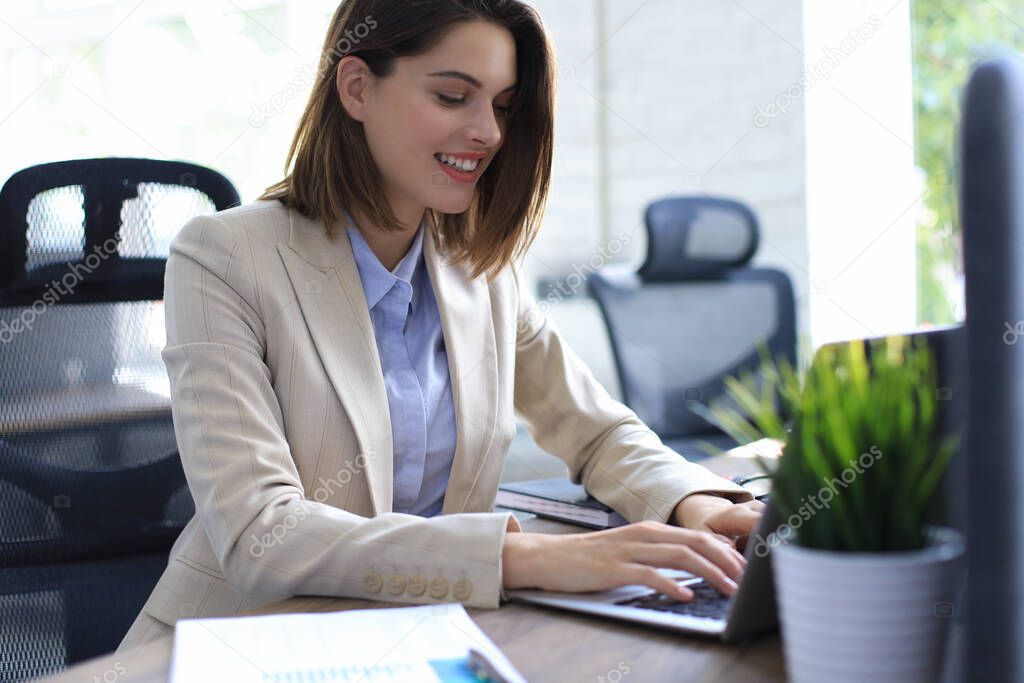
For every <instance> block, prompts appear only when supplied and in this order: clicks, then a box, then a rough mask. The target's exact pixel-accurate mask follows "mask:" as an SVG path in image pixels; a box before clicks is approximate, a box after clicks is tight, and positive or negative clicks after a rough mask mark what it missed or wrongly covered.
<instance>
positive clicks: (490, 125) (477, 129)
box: [469, 104, 501, 147]
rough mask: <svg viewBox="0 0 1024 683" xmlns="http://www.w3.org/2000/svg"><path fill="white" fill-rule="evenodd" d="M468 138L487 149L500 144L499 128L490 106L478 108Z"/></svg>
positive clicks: (492, 108)
mask: <svg viewBox="0 0 1024 683" xmlns="http://www.w3.org/2000/svg"><path fill="white" fill-rule="evenodd" d="M469 133H470V136H471V137H472V139H473V140H474V141H476V142H479V143H480V144H482V145H487V146H488V147H496V146H497V144H498V143H499V142H501V126H500V125H499V124H498V120H497V118H496V117H495V114H494V107H492V106H491V105H490V104H487V105H483V106H481V107H479V108H478V110H477V113H476V115H475V116H474V117H473V121H472V123H471V125H470V131H469Z"/></svg>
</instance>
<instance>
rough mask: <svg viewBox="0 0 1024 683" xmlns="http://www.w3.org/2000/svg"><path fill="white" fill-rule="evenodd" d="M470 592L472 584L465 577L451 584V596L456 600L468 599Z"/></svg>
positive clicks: (471, 591) (471, 592)
mask: <svg viewBox="0 0 1024 683" xmlns="http://www.w3.org/2000/svg"><path fill="white" fill-rule="evenodd" d="M472 594H473V584H472V583H471V582H470V581H469V579H467V578H465V577H463V578H461V579H459V580H458V581H456V582H455V585H454V586H452V597H453V598H455V599H456V600H460V601H461V600H468V599H469V596H470V595H472Z"/></svg>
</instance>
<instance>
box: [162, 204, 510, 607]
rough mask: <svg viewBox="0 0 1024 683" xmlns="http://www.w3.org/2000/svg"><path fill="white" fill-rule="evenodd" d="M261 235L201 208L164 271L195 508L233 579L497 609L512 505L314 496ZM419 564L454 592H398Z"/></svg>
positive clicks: (174, 383)
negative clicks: (259, 266) (283, 373)
mask: <svg viewBox="0 0 1024 683" xmlns="http://www.w3.org/2000/svg"><path fill="white" fill-rule="evenodd" d="M255 242H256V238H255V237H250V235H249V233H248V232H247V231H246V230H245V229H244V228H243V227H242V226H241V225H240V224H239V223H237V222H235V221H224V220H221V219H219V218H218V217H216V216H215V215H214V216H202V217H199V218H195V219H193V220H191V221H189V222H188V223H187V224H186V225H185V226H184V227H183V228H182V230H181V231H180V233H179V234H178V235H177V236H176V237H175V239H174V241H173V243H172V245H171V249H170V255H169V257H168V261H167V270H166V275H165V316H166V329H167V345H166V347H165V348H164V349H163V353H162V356H163V360H164V363H165V365H166V367H167V373H168V376H169V379H170V388H171V410H172V415H173V419H174V429H175V435H176V437H177V442H178V448H179V451H180V453H181V461H182V465H183V468H184V470H185V476H186V479H187V481H188V486H189V489H190V490H191V493H192V497H193V499H194V500H195V505H196V514H197V515H198V517H199V520H200V523H201V525H202V527H203V530H204V531H205V532H206V535H207V536H208V538H209V541H210V544H211V546H212V549H213V551H214V553H215V555H216V557H217V559H218V561H219V563H220V569H221V571H222V572H223V575H224V577H225V579H226V580H227V581H228V583H229V585H230V586H231V587H232V588H233V589H235V590H236V591H237V592H239V593H241V594H244V595H256V596H260V597H266V598H267V599H268V600H271V599H278V598H283V597H289V596H293V595H325V596H338V597H352V598H362V599H373V600H385V601H396V602H397V601H400V602H407V603H408V602H413V603H431V602H443V601H450V600H452V599H453V597H454V599H456V600H458V601H460V602H463V603H465V604H466V605H469V606H475V607H497V606H498V604H499V597H500V594H501V585H502V576H501V550H502V545H503V543H504V536H505V531H506V529H509V530H516V529H518V528H519V527H518V523H517V522H516V521H515V518H514V517H513V516H512V515H511V514H509V513H496V512H492V513H460V514H453V515H444V516H437V517H432V518H423V517H419V516H416V515H409V514H402V513H393V512H389V513H384V514H380V515H378V516H376V517H372V518H366V517H362V516H359V515H356V514H354V513H352V512H348V511H346V510H343V509H339V508H337V507H334V506H332V505H327V504H323V503H320V502H317V501H315V500H311V499H309V498H307V497H306V496H305V491H304V488H303V484H302V482H301V481H300V478H299V473H298V471H297V469H296V465H295V462H294V460H293V459H292V456H291V452H290V449H289V444H288V441H287V439H286V437H285V431H284V420H283V418H282V411H281V406H280V404H279V402H278V400H277V395H276V394H275V392H274V386H273V377H272V376H271V372H270V370H269V368H268V366H267V365H266V363H265V361H264V359H265V350H266V349H265V345H266V333H265V325H270V324H273V322H272V321H273V318H272V316H271V317H270V318H267V314H268V313H269V312H268V311H263V310H261V297H260V291H259V287H258V273H257V272H255V271H256V268H255V266H254V264H255V262H256V259H255V258H254V257H253V250H254V249H255V248H256V246H254V243H255ZM263 248H265V247H263ZM261 539H262V542H261ZM417 565H418V566H422V567H425V568H427V567H429V568H430V570H431V571H430V577H428V578H433V577H435V576H439V577H441V578H443V579H444V580H445V582H446V583H445V586H449V585H450V586H451V588H452V590H451V592H448V591H447V590H446V595H445V598H444V599H435V598H433V597H431V592H432V590H427V591H426V592H425V593H424V594H423V595H422V596H420V597H414V596H411V595H410V594H409V593H407V592H406V593H403V594H402V595H400V596H398V597H396V596H392V595H391V594H390V593H389V591H388V590H387V589H385V590H381V589H380V588H381V586H380V584H379V583H376V582H377V579H378V578H380V579H383V580H384V581H385V582H387V581H388V580H389V577H390V576H392V575H396V574H397V575H404V576H405V577H411V576H414V575H415V574H416V573H417V572H416V571H415V566H417ZM435 568H436V571H437V572H438V573H437V574H436V575H435V574H434V571H435ZM375 577H376V578H375ZM399 579H401V576H399ZM467 580H468V582H469V583H468V584H467V583H466V581H467ZM447 582H450V583H447ZM375 584H376V585H375ZM457 584H458V585H457ZM385 585H387V584H386V583H385ZM373 589H376V590H373ZM467 592H468V593H469V595H468V597H465V594H466V593H467ZM399 593H402V591H399Z"/></svg>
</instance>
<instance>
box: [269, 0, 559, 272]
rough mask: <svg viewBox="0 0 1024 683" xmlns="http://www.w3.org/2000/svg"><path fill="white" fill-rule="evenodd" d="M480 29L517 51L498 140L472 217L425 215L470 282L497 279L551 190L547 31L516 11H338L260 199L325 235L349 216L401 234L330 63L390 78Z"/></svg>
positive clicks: (375, 0) (350, 3)
mask: <svg viewBox="0 0 1024 683" xmlns="http://www.w3.org/2000/svg"><path fill="white" fill-rule="evenodd" d="M479 20H483V21H488V22H491V23H493V24H496V25H498V26H501V27H503V28H505V29H506V30H508V31H509V33H511V34H512V37H513V39H514V40H515V46H516V71H517V73H516V93H515V97H514V99H513V101H512V106H511V110H510V112H509V114H508V124H507V129H506V131H505V140H504V143H503V144H502V146H501V148H500V149H499V150H498V153H497V154H496V155H495V156H494V159H493V160H492V161H491V164H490V166H489V167H488V168H487V171H486V172H485V173H484V174H483V175H482V176H481V177H480V179H479V181H478V182H477V187H476V192H475V195H474V198H473V201H472V203H471V205H470V207H469V209H468V210H467V211H466V212H464V213H461V214H443V213H440V212H438V211H435V210H433V209H428V225H432V226H433V231H432V232H433V236H434V239H435V240H439V241H440V242H441V243H443V244H444V247H445V249H446V251H447V252H448V254H449V255H450V256H451V257H453V258H454V259H455V260H456V261H457V262H460V263H464V264H468V266H469V267H470V269H471V271H472V275H473V277H477V276H478V275H480V274H481V273H488V274H489V275H492V274H495V273H497V271H499V270H501V269H502V268H503V267H504V266H506V265H508V264H509V263H510V262H511V261H512V260H513V259H516V258H518V257H519V256H521V255H522V253H523V252H524V251H525V250H526V249H527V248H528V247H529V246H530V243H531V242H532V241H533V238H534V237H535V236H536V233H537V228H538V227H539V224H540V220H541V217H542V214H543V212H544V206H545V203H546V201H547V194H548V189H549V187H550V183H551V157H552V148H553V145H554V141H553V138H554V89H555V79H554V64H553V62H554V59H553V56H552V50H551V46H550V44H549V42H548V39H547V35H546V33H545V30H544V26H543V23H542V21H541V19H540V17H539V16H538V14H537V13H536V11H535V10H534V9H532V8H531V7H529V6H528V5H526V4H524V3H523V2H520V1H519V0H343V1H342V2H341V4H340V5H339V6H338V9H337V10H336V11H335V13H334V17H333V18H332V19H331V25H330V29H329V30H328V32H327V38H326V40H325V41H324V46H323V52H322V55H321V58H320V65H319V67H320V68H319V69H318V70H317V77H316V82H315V84H314V86H313V92H312V94H311V95H310V98H309V102H308V103H307V104H306V110H305V112H303V114H302V118H301V120H300V121H299V126H298V129H297V131H296V133H295V137H294V139H293V140H292V144H291V148H290V150H289V152H288V158H287V160H286V161H285V173H286V177H285V179H284V180H282V181H280V182H278V183H276V184H274V185H271V186H270V187H268V188H267V189H266V190H265V191H264V193H263V195H261V196H260V199H278V200H280V201H281V202H282V203H283V204H284V205H285V206H289V207H292V208H294V209H295V210H297V211H299V212H300V213H302V214H303V215H305V216H306V217H308V218H311V219H319V220H321V221H322V222H323V223H324V225H325V226H326V228H327V230H328V231H329V232H331V231H332V227H333V224H334V223H336V222H340V221H342V220H343V216H344V212H345V210H346V209H351V208H352V207H356V208H357V209H358V210H359V211H360V212H361V213H362V214H363V215H364V216H366V217H367V218H368V219H369V220H370V221H372V222H373V224H374V225H376V226H379V227H380V228H382V229H384V230H400V229H402V226H401V224H400V223H399V222H398V219H397V218H396V217H395V214H394V211H392V208H391V206H390V205H389V203H388V201H387V199H386V197H385V195H384V192H383V188H382V181H381V175H380V172H379V170H378V169H377V166H376V164H375V163H374V161H373V157H372V156H371V154H370V149H369V147H368V146H367V143H366V137H365V135H364V132H363V125H362V123H361V122H359V121H356V120H355V119H353V118H352V117H350V116H349V115H348V113H347V112H346V111H345V108H344V107H343V106H342V105H341V101H340V98H339V96H338V92H337V89H336V87H335V74H336V71H337V65H338V62H339V61H340V59H341V57H343V56H345V55H347V54H352V55H356V56H358V57H360V58H361V59H362V60H363V61H365V62H366V64H367V65H368V66H369V68H370V70H371V71H372V72H373V73H374V74H375V75H377V76H388V75H389V74H391V72H392V70H393V68H394V60H395V58H397V57H404V56H414V55H418V54H422V53H424V52H426V51H428V50H430V49H431V48H432V47H434V46H435V45H436V44H437V43H438V42H440V40H441V39H442V38H443V37H444V35H445V34H446V33H447V32H448V31H449V30H451V29H452V28H454V27H455V26H457V25H459V24H461V23H464V22H468V21H479ZM293 162H294V165H293ZM289 167H290V168H291V170H290V171H289V170H288V169H289Z"/></svg>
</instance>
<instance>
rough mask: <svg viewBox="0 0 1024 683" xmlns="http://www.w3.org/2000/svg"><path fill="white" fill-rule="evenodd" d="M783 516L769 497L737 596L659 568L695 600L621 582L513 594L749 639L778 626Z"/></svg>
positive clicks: (615, 616) (685, 630) (698, 632)
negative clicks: (775, 561) (776, 565)
mask: <svg viewBox="0 0 1024 683" xmlns="http://www.w3.org/2000/svg"><path fill="white" fill-rule="evenodd" d="M780 524H781V519H780V518H779V516H778V513H776V512H775V508H774V507H773V506H772V504H771V502H770V501H769V502H768V504H767V505H766V506H765V510H764V512H763V513H762V515H761V521H760V523H759V524H758V527H757V531H756V532H755V533H754V534H753V535H752V536H750V538H749V539H748V542H747V545H746V548H745V552H744V555H745V557H746V559H747V566H746V568H745V569H744V570H743V577H742V579H741V580H740V583H739V589H738V590H737V591H736V593H735V594H734V595H733V596H732V597H727V596H726V595H724V594H722V593H720V592H718V590H717V589H715V588H713V587H712V586H710V585H709V584H708V583H707V582H705V581H704V580H703V579H702V578H700V577H698V576H695V575H693V574H691V573H689V572H685V571H681V570H677V569H659V570H658V571H659V572H661V573H662V574H664V575H665V576H668V577H670V578H673V579H676V580H677V581H678V582H679V583H680V584H682V585H685V586H686V587H688V588H690V589H691V590H692V591H693V599H692V600H691V601H690V602H681V601H679V600H677V599H675V598H673V597H669V596H667V595H665V594H664V593H661V592H659V591H656V590H654V589H653V588H650V587H649V586H643V585H630V586H620V587H618V588H614V589H612V590H607V591H598V592H590V593H561V592H554V591H543V590H534V589H517V590H511V591H508V595H509V598H510V599H512V600H518V601H522V602H527V603H532V604H536V605H547V606H548V607H556V608H560V609H566V610H571V611H574V612H585V613H588V614H594V615H597V616H602V617H608V618H609V619H622V620H625V621H633V622H637V623H641V624H649V625H651V626H656V627H659V628H664V629H669V630H672V631H680V632H682V633H690V634H695V635H704V636H711V637H716V638H720V639H721V640H723V641H725V642H730V643H731V642H738V641H743V640H748V639H750V638H752V637H754V636H757V635H759V634H762V633H765V632H767V631H771V630H773V629H774V628H775V627H776V625H777V623H778V622H777V618H776V607H775V585H774V580H773V578H772V565H771V552H770V547H771V543H772V542H773V541H774V540H775V539H778V535H777V534H776V531H777V530H778V528H779V525H780Z"/></svg>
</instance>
